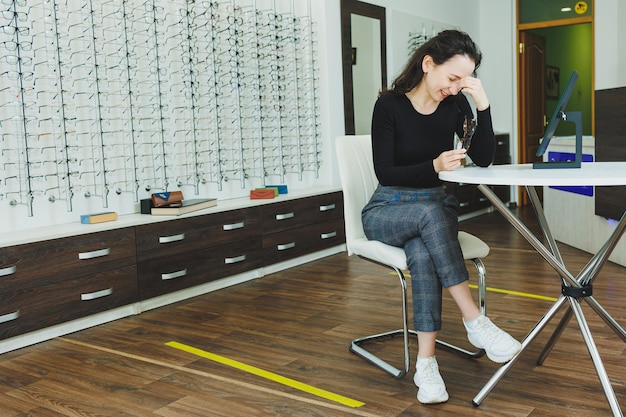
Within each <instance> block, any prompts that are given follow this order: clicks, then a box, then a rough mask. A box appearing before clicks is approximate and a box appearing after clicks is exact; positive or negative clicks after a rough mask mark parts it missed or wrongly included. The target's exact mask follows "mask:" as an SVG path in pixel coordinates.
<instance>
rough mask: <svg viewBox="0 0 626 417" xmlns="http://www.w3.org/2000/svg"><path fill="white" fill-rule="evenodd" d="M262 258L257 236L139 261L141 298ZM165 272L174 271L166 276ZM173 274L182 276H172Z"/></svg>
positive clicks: (254, 265) (225, 273)
mask: <svg viewBox="0 0 626 417" xmlns="http://www.w3.org/2000/svg"><path fill="white" fill-rule="evenodd" d="M226 259H228V260H229V261H227V260H226ZM261 259H262V255H261V240H260V239H259V238H257V239H249V240H245V241H241V242H234V243H230V244H228V245H222V246H219V247H215V248H207V249H203V250H200V251H193V252H188V253H182V254H179V255H176V256H169V257H163V258H159V259H154V260H150V261H143V262H139V263H138V280H139V298H140V299H142V300H146V299H148V298H151V297H156V296H158V295H163V294H167V293H169V292H173V291H178V290H182V289H185V288H190V287H193V286H195V285H199V284H203V283H206V282H210V281H214V280H216V279H219V278H223V277H226V276H229V275H233V274H237V273H240V272H244V271H249V270H253V269H256V268H259V267H260V266H261ZM183 271H184V272H183ZM179 272H180V274H177V273H179ZM163 274H170V275H166V278H164V277H163ZM172 274H174V275H180V276H178V277H175V278H169V279H168V278H167V277H168V276H170V277H171V276H172Z"/></svg>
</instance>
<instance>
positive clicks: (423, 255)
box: [362, 30, 521, 403]
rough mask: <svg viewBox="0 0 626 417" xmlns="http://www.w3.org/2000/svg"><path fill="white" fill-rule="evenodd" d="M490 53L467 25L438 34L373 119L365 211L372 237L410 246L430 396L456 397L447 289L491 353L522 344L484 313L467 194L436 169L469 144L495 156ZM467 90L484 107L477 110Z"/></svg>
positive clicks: (472, 335) (456, 159) (497, 355)
mask: <svg viewBox="0 0 626 417" xmlns="http://www.w3.org/2000/svg"><path fill="white" fill-rule="evenodd" d="M481 59H482V54H481V52H480V50H479V49H478V46H477V45H476V44H475V43H474V42H473V41H472V39H471V38H470V37H469V36H468V35H467V34H466V33H464V32H460V31H457V30H445V31H443V32H441V33H439V34H438V35H437V36H435V37H433V38H431V39H430V40H428V41H427V42H426V43H424V44H423V45H422V46H421V47H420V48H419V49H418V50H416V51H415V53H413V55H412V56H411V58H410V59H409V61H408V63H407V64H406V66H405V68H404V70H403V71H402V72H401V73H400V75H399V76H398V77H397V78H396V79H395V80H394V82H393V84H392V86H391V88H390V89H389V90H387V91H384V92H383V93H381V95H380V96H379V98H378V100H377V102H376V105H375V106H374V113H373V117H372V148H373V157H374V169H375V171H376V176H377V177H378V181H379V186H378V188H377V189H376V191H375V192H374V195H373V196H372V198H371V200H370V202H369V203H368V204H367V205H366V207H365V208H364V209H363V213H362V218H363V226H364V229H365V233H366V235H367V237H368V239H373V240H379V241H381V242H384V243H386V244H389V245H393V246H397V247H402V248H404V251H405V252H406V255H407V262H408V266H409V270H410V273H411V282H412V297H413V317H414V326H415V329H416V330H417V332H418V345H419V347H418V354H417V363H416V373H415V376H414V378H413V380H414V382H415V385H417V387H418V388H419V390H418V393H417V399H418V400H419V401H420V402H421V403H440V402H445V401H447V400H448V393H447V391H446V387H445V384H444V382H443V379H442V378H441V375H440V374H439V368H438V365H437V360H436V358H435V340H436V338H437V331H438V330H440V329H441V308H442V306H441V303H442V288H446V289H447V290H448V291H449V292H450V294H451V296H452V298H453V299H454V301H455V302H456V304H457V305H458V307H459V309H460V311H461V315H462V318H463V323H464V325H465V328H466V329H467V334H468V339H469V341H470V343H472V344H473V345H474V346H476V347H477V348H483V349H485V351H486V353H487V356H488V357H489V358H490V359H491V360H493V361H495V362H500V363H503V362H507V361H508V360H510V359H511V358H512V357H513V356H514V355H515V354H516V353H517V352H519V350H520V348H521V345H520V343H519V342H518V341H516V340H515V339H513V338H512V337H511V336H510V335H509V334H508V333H506V332H504V331H502V330H500V329H499V328H498V327H496V326H495V325H494V324H493V323H492V322H491V321H490V320H489V319H488V318H487V317H485V316H484V315H481V313H480V310H479V308H478V306H477V305H476V303H475V302H474V300H473V298H472V295H471V293H470V290H469V286H468V279H469V275H468V272H467V269H466V268H465V261H464V259H463V254H462V252H461V247H460V245H459V241H458V217H457V208H458V201H457V200H456V198H455V197H454V196H452V195H447V194H446V193H445V192H444V189H443V186H442V184H441V182H440V181H439V179H438V176H437V174H438V173H439V172H441V171H449V170H454V169H456V168H458V167H459V166H460V165H461V161H462V160H463V159H464V158H465V156H466V152H467V154H468V155H469V156H470V157H471V159H472V161H473V162H474V163H475V164H477V165H479V166H488V165H489V164H491V162H492V161H493V155H494V151H495V137H494V133H493V127H492V123H491V112H490V108H489V100H488V98H487V94H486V93H485V90H484V88H483V86H482V84H481V82H480V80H479V79H478V78H475V76H474V75H475V72H476V69H477V68H478V66H479V65H480V62H481ZM461 92H463V93H461ZM466 95H468V96H469V97H471V99H472V100H473V102H474V104H475V106H476V113H477V117H476V118H474V114H473V111H472V108H471V107H470V104H469V102H468V99H467V98H466ZM474 119H476V122H477V125H476V127H475V133H474V136H473V138H472V140H471V146H470V147H469V149H468V150H466V149H465V148H466V147H467V146H466V147H461V148H460V149H455V146H454V135H455V133H456V134H457V135H458V136H459V137H463V136H464V128H463V127H464V124H465V125H466V127H467V125H469V124H471V121H473V120H474Z"/></svg>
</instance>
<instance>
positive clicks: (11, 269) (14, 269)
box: [0, 265, 17, 277]
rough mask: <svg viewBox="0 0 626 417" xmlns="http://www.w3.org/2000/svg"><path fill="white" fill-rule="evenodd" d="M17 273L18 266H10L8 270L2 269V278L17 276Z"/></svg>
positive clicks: (0, 270) (0, 275) (0, 274)
mask: <svg viewBox="0 0 626 417" xmlns="http://www.w3.org/2000/svg"><path fill="white" fill-rule="evenodd" d="M15 272H17V266H15V265H13V266H8V267H6V268H2V269H0V277H5V276H7V275H12V274H15Z"/></svg>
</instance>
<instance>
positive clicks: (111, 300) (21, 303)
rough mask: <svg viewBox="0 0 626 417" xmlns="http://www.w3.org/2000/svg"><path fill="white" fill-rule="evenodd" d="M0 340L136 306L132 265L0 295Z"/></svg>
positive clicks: (134, 269) (135, 283)
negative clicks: (0, 300)
mask: <svg viewBox="0 0 626 417" xmlns="http://www.w3.org/2000/svg"><path fill="white" fill-rule="evenodd" d="M0 299H2V304H1V305H0V338H1V339H4V338H7V337H12V336H16V335H18V334H23V333H27V332H30V331H34V330H39V329H42V328H45V327H49V326H53V325H55V324H59V323H63V322H66V321H70V320H74V319H77V318H80V317H85V316H89V315H91V314H95V313H99V312H102V311H106V310H110V309H112V308H116V307H121V306H124V305H128V304H132V303H135V302H137V300H138V297H137V268H136V266H135V265H130V266H127V267H122V268H118V269H115V270H110V271H105V272H99V273H96V274H93V275H88V276H83V277H78V278H74V279H70V280H65V281H60V282H58V283H56V284H51V285H46V286H41V287H31V288H26V287H25V288H22V289H20V290H13V291H9V292H7V293H2V295H0Z"/></svg>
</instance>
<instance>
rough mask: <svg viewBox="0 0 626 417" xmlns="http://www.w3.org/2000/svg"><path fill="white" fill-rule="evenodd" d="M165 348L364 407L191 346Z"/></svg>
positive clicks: (349, 399) (175, 345)
mask: <svg viewBox="0 0 626 417" xmlns="http://www.w3.org/2000/svg"><path fill="white" fill-rule="evenodd" d="M166 345H167V346H169V347H172V348H174V349H178V350H182V351H185V352H187V353H191V354H192V355H196V356H199V357H201V358H205V359H209V360H212V361H214V362H218V363H221V364H223V365H227V366H230V367H233V368H236V369H239V370H241V371H244V372H248V373H251V374H253V375H256V376H260V377H261V378H265V379H269V380H270V381H274V382H277V383H279V384H283V385H287V386H289V387H291V388H295V389H297V390H300V391H304V392H307V393H309V394H313V395H316V396H318V397H322V398H325V399H327V400H331V401H334V402H337V403H340V404H343V405H347V406H349V407H362V406H363V405H365V403H364V402H361V401H357V400H353V399H351V398H348V397H344V396H342V395H339V394H334V393H332V392H329V391H326V390H323V389H320V388H316V387H313V386H311V385H307V384H304V383H302V382H298V381H296V380H293V379H290V378H287V377H284V376H282V375H278V374H275V373H273V372H269V371H265V370H263V369H260V368H257V367H254V366H251V365H246V364H245V363H242V362H238V361H236V360H233V359H228V358H225V357H224V356H220V355H216V354H214V353H210V352H207V351H204V350H201V349H197V348H194V347H193V346H188V345H185V344H182V343H178V342H173V341H172V342H167V343H166Z"/></svg>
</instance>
